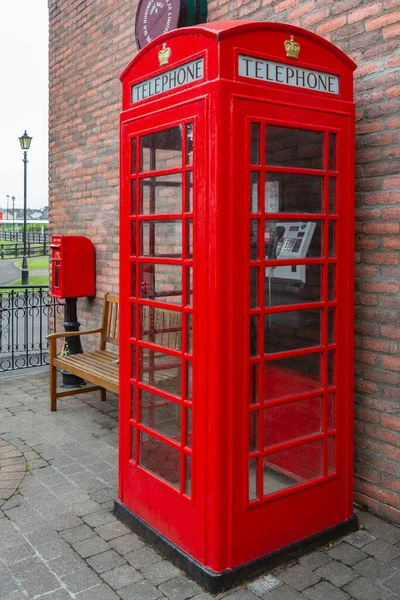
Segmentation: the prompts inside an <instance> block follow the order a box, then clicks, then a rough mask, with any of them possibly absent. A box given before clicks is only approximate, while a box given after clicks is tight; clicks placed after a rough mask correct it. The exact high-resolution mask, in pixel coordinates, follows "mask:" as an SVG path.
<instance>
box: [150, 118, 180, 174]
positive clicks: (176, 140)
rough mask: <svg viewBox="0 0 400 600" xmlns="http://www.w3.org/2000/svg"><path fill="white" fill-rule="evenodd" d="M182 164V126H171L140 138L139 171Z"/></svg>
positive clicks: (169, 167)
mask: <svg viewBox="0 0 400 600" xmlns="http://www.w3.org/2000/svg"><path fill="white" fill-rule="evenodd" d="M180 166H182V127H181V126H180V125H179V126H178V127H172V128H171V129H164V131H158V132H157V133H151V134H150V135H145V136H142V137H141V138H140V171H141V172H142V173H143V172H145V171H159V170H160V169H173V168H175V167H180Z"/></svg>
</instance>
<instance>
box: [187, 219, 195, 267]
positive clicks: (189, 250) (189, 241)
mask: <svg viewBox="0 0 400 600" xmlns="http://www.w3.org/2000/svg"><path fill="white" fill-rule="evenodd" d="M186 236H187V238H186V239H187V253H186V258H192V257H193V220H192V219H186Z"/></svg>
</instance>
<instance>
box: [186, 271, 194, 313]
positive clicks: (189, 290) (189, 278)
mask: <svg viewBox="0 0 400 600" xmlns="http://www.w3.org/2000/svg"><path fill="white" fill-rule="evenodd" d="M186 305H187V306H193V267H186Z"/></svg>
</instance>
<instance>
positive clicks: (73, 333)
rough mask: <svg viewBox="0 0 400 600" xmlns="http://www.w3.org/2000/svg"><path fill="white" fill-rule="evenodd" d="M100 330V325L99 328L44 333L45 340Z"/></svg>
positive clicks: (101, 329)
mask: <svg viewBox="0 0 400 600" xmlns="http://www.w3.org/2000/svg"><path fill="white" fill-rule="evenodd" d="M102 331H103V328H102V327H100V328H99V329H87V330H86V331H85V330H84V331H64V332H63V333H50V334H49V335H46V340H56V339H57V338H66V337H73V336H76V335H89V334H91V333H101V332H102Z"/></svg>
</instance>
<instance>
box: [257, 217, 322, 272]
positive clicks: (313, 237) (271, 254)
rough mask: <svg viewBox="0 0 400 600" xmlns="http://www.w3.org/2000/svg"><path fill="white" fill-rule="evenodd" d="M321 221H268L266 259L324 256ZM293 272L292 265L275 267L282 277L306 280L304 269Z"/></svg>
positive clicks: (266, 226) (266, 227)
mask: <svg viewBox="0 0 400 600" xmlns="http://www.w3.org/2000/svg"><path fill="white" fill-rule="evenodd" d="M322 231H323V227H322V223H321V221H279V222H277V221H266V222H265V241H266V248H265V251H266V259H271V260H274V259H279V260H293V259H296V260H298V259H300V258H320V257H321V256H322ZM299 273H300V271H298V272H297V273H293V272H292V270H291V267H289V266H288V267H286V266H285V267H275V271H274V276H275V277H278V278H280V279H289V280H290V279H294V280H296V281H297V280H299V281H303V283H305V281H304V275H305V272H304V270H302V271H301V275H299Z"/></svg>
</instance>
